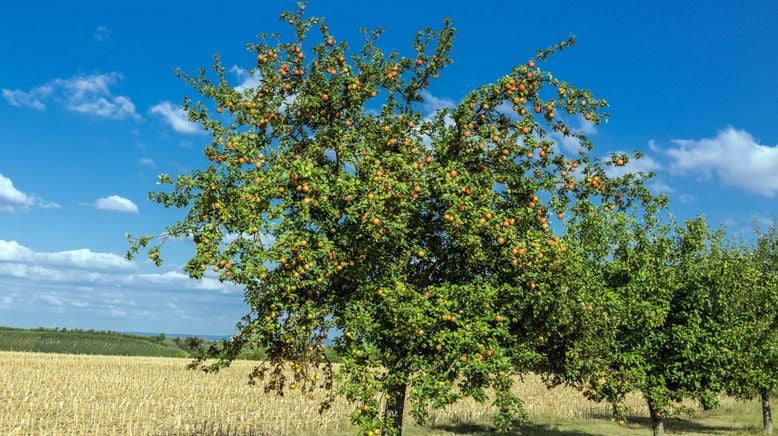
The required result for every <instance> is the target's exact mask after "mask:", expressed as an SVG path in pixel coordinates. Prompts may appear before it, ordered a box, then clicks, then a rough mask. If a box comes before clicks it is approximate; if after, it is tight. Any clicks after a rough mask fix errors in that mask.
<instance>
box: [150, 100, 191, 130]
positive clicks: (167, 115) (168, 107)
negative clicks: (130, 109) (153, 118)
mask: <svg viewBox="0 0 778 436" xmlns="http://www.w3.org/2000/svg"><path fill="white" fill-rule="evenodd" d="M149 113H151V114H153V115H157V116H158V117H159V118H161V119H162V120H163V121H164V122H166V123H167V124H168V125H169V126H170V127H171V128H173V130H175V131H176V132H178V133H185V134H190V135H191V134H198V133H203V131H202V129H201V128H200V126H199V125H197V124H196V123H193V122H192V121H189V116H188V115H187V113H186V111H184V110H183V109H182V108H180V107H176V106H173V104H172V103H170V102H169V101H163V102H161V103H159V104H156V105H154V106H152V107H151V109H149Z"/></svg>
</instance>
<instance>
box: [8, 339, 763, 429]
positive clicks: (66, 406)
mask: <svg viewBox="0 0 778 436" xmlns="http://www.w3.org/2000/svg"><path fill="white" fill-rule="evenodd" d="M187 362H188V360H186V359H172V358H159V357H122V356H86V355H65V354H38V353H16V352H0V434H15V435H27V434H63V435H65V434H144V435H145V434H239V435H242V434H254V435H264V434H273V435H278V434H291V435H307V434H317V435H339V434H354V428H352V427H351V426H350V425H349V424H348V413H349V410H350V407H349V405H348V404H347V403H346V402H345V401H338V402H336V404H335V405H334V406H333V408H332V409H331V410H329V411H327V412H325V413H324V414H322V415H319V413H318V401H317V400H319V399H321V398H322V395H323V393H321V394H316V395H314V396H313V397H311V398H304V397H303V396H302V395H301V394H299V393H298V392H292V393H290V394H288V395H286V396H284V397H277V396H274V395H273V396H266V395H264V394H263V393H262V390H261V389H260V388H256V387H250V386H248V385H247V383H246V382H247V374H248V372H249V370H250V369H251V368H252V367H253V366H254V365H255V364H256V362H249V361H236V362H235V363H234V364H233V365H232V367H230V368H228V369H226V370H223V371H221V372H219V373H217V374H204V373H201V372H198V371H190V370H187V369H186V368H185V366H186V363H187ZM515 389H516V390H517V392H518V393H519V394H520V395H521V396H522V398H523V399H524V400H525V401H526V407H527V410H528V412H529V415H530V418H531V419H532V421H533V424H531V425H525V426H521V427H519V428H517V429H516V434H542V435H586V434H613V435H618V434H646V433H647V432H648V431H649V430H648V427H647V425H648V423H647V421H646V419H644V418H642V417H644V416H646V410H645V407H644V405H643V402H642V399H641V398H640V397H639V396H634V397H631V398H630V399H629V405H630V406H631V409H632V411H633V415H634V417H633V418H632V419H630V422H629V423H628V424H627V425H626V427H620V426H618V424H616V423H614V422H612V421H611V420H610V418H609V410H610V409H609V407H608V406H607V405H605V404H595V403H592V402H589V401H586V400H585V399H584V398H583V397H582V396H581V394H580V393H579V392H578V391H576V390H574V389H568V388H555V389H552V390H548V389H546V387H545V386H544V385H543V384H542V382H541V381H540V380H539V378H537V377H534V376H531V377H527V378H525V379H524V380H523V381H522V382H519V383H517V385H516V388H515ZM491 413H492V412H491V407H490V405H489V403H485V404H478V403H475V402H472V401H465V402H462V403H459V404H456V405H454V406H451V407H449V408H447V409H445V410H441V411H437V412H434V413H433V419H432V422H431V423H430V426H428V427H418V426H415V425H411V426H410V427H409V428H408V430H409V433H410V434H413V435H421V434H436V435H443V434H472V433H488V432H489V426H488V424H489V417H490V415H491ZM759 419H760V415H759V406H758V404H757V403H755V402H749V403H742V402H736V401H735V400H733V399H729V398H723V399H722V407H721V408H719V409H717V410H716V411H712V412H704V413H702V412H699V413H697V414H695V415H694V416H692V417H689V418H684V419H680V420H678V419H676V420H670V421H668V422H667V423H666V424H665V425H666V428H668V430H669V432H672V433H676V434H751V433H752V432H754V433H755V431H756V429H757V426H758V424H760V422H759ZM674 429H675V431H673V430H674Z"/></svg>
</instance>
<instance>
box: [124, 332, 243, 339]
mask: <svg viewBox="0 0 778 436" xmlns="http://www.w3.org/2000/svg"><path fill="white" fill-rule="evenodd" d="M122 333H126V334H128V335H136V336H152V337H157V336H159V333H151V332H122ZM165 336H167V337H169V338H181V339H184V338H203V339H209V340H211V341H221V340H222V339H227V338H229V337H230V335H197V334H193V333H165Z"/></svg>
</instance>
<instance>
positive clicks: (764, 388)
mask: <svg viewBox="0 0 778 436" xmlns="http://www.w3.org/2000/svg"><path fill="white" fill-rule="evenodd" d="M755 230H756V241H755V242H756V243H755V247H754V248H753V249H751V250H748V253H745V254H743V253H741V255H740V257H739V259H738V262H737V265H738V267H739V268H740V269H741V273H740V274H739V279H740V281H741V282H743V283H744V285H745V289H743V290H742V292H741V294H740V295H739V297H740V298H739V299H738V300H736V301H735V302H734V304H732V307H733V309H734V311H735V313H736V314H737V317H736V320H737V323H736V324H735V327H736V330H735V335H736V336H735V337H736V338H737V339H738V340H737V341H736V342H735V346H733V348H732V356H733V358H734V364H733V368H734V369H733V371H732V372H731V376H732V377H731V380H730V382H729V386H728V388H727V391H728V392H729V393H730V394H731V395H735V396H737V397H739V398H743V399H752V398H754V397H755V396H758V397H759V398H760V399H761V402H762V424H763V430H764V432H765V433H767V434H771V433H772V431H773V422H772V410H771V407H770V394H771V393H772V392H775V391H776V390H777V389H778V311H777V309H776V308H778V227H776V225H775V224H773V226H772V227H770V228H769V229H768V230H767V231H760V230H759V229H758V228H757V229H755ZM741 251H744V250H741Z"/></svg>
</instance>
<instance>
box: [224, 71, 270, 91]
mask: <svg viewBox="0 0 778 436" xmlns="http://www.w3.org/2000/svg"><path fill="white" fill-rule="evenodd" d="M230 73H232V74H233V75H234V76H235V78H236V79H237V80H238V82H240V83H239V84H238V85H237V86H235V90H236V91H238V92H243V91H245V90H247V89H253V88H256V87H257V86H258V85H259V83H260V81H261V80H262V76H260V74H259V73H258V72H254V73H251V72H250V71H248V70H245V69H243V68H241V67H239V66H237V65H233V66H232V68H230Z"/></svg>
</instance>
